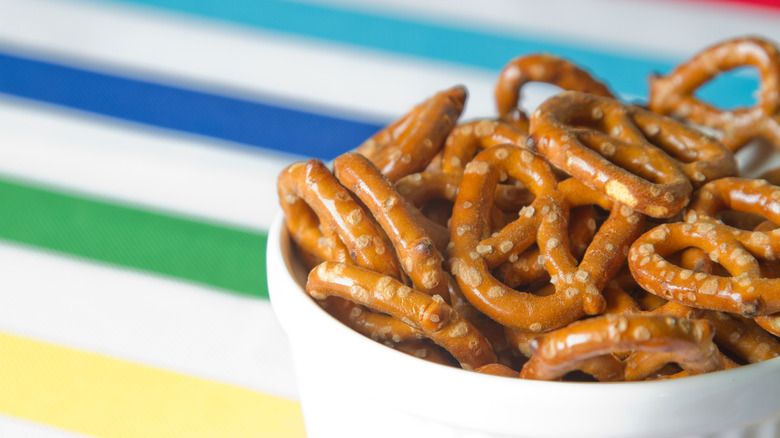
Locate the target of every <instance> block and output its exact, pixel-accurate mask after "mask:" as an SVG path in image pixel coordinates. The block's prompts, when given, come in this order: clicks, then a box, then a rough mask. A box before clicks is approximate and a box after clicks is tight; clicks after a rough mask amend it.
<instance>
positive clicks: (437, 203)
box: [421, 199, 454, 227]
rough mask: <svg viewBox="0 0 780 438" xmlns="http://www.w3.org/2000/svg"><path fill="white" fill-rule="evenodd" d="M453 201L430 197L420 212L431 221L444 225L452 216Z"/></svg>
mask: <svg viewBox="0 0 780 438" xmlns="http://www.w3.org/2000/svg"><path fill="white" fill-rule="evenodd" d="M453 205H454V203H453V202H452V201H449V200H447V199H432V200H430V201H428V202H426V203H425V205H423V206H422V209H421V211H422V214H423V215H424V216H425V217H427V218H428V219H430V220H431V221H433V222H435V223H437V224H439V225H441V226H444V227H446V226H447V221H449V219H450V218H451V217H452V207H453Z"/></svg>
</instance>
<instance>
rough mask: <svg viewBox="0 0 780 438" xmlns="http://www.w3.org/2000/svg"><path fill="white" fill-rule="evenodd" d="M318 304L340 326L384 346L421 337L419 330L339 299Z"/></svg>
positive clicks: (333, 298) (332, 298) (334, 298)
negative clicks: (339, 322) (342, 325)
mask: <svg viewBox="0 0 780 438" xmlns="http://www.w3.org/2000/svg"><path fill="white" fill-rule="evenodd" d="M319 304H320V307H322V308H323V309H324V310H325V311H326V312H328V313H329V314H330V315H331V316H333V317H334V318H336V319H337V320H339V321H341V323H342V324H344V325H346V326H348V327H350V328H351V329H353V330H355V331H356V332H358V333H360V334H362V335H365V336H367V337H369V338H371V339H373V340H375V341H377V342H382V343H384V344H385V345H390V346H392V345H394V344H397V343H400V342H408V341H414V340H419V339H420V338H422V336H423V333H422V332H421V331H420V330H418V329H415V328H413V327H411V326H409V325H408V324H404V323H403V322H401V321H399V320H397V319H395V318H391V317H388V316H387V315H383V314H379V313H376V312H372V311H370V310H368V309H365V308H364V307H363V306H361V305H359V304H357V303H354V302H352V301H349V300H345V299H342V298H340V297H328V298H327V299H325V300H321V301H319Z"/></svg>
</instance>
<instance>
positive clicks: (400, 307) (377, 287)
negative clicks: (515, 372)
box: [306, 262, 496, 370]
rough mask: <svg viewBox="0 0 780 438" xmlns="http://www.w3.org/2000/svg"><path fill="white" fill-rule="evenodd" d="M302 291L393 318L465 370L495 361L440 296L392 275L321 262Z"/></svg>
mask: <svg viewBox="0 0 780 438" xmlns="http://www.w3.org/2000/svg"><path fill="white" fill-rule="evenodd" d="M306 292H307V293H308V294H309V295H311V296H312V298H314V299H318V300H323V299H325V298H327V297H328V296H338V297H341V298H344V299H348V300H351V301H354V302H356V303H359V304H361V305H363V306H366V307H368V308H370V309H372V310H374V311H377V312H381V313H385V314H388V315H391V316H393V317H394V318H397V319H399V320H400V321H402V322H404V323H406V324H408V325H409V326H411V327H413V328H415V329H417V330H420V331H421V332H422V333H423V334H424V335H425V337H427V338H429V339H431V340H432V341H433V342H435V343H436V344H438V345H440V346H442V347H444V349H446V350H447V351H449V352H450V354H452V356H453V357H455V359H457V360H458V362H460V364H461V366H462V367H463V368H464V369H468V370H471V369H475V368H479V367H481V366H482V365H486V364H489V363H495V362H496V355H495V353H494V352H493V348H492V347H491V345H490V342H489V341H488V340H487V338H485V337H484V335H482V333H480V332H479V330H477V329H476V328H474V326H472V325H471V324H470V323H469V322H468V321H467V320H466V319H465V318H462V317H461V316H460V315H459V314H458V313H457V312H456V311H455V310H453V309H452V307H450V306H449V305H447V303H445V302H444V300H443V299H442V298H441V297H439V296H433V297H432V296H430V295H428V294H425V293H422V292H420V291H417V290H415V289H412V288H410V287H408V286H406V285H404V284H403V283H401V282H399V281H398V280H396V279H394V278H392V277H389V276H386V275H382V274H379V273H377V272H374V271H371V270H368V269H363V268H360V267H357V266H354V265H348V264H344V263H337V262H323V263H321V264H319V265H317V267H316V268H314V269H313V270H312V271H311V272H310V273H309V279H308V282H307V284H306Z"/></svg>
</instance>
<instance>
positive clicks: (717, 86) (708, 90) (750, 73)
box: [694, 66, 761, 110]
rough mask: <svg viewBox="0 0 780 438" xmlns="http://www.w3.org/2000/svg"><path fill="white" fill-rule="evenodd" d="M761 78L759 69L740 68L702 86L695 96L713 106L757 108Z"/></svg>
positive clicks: (730, 108)
mask: <svg viewBox="0 0 780 438" xmlns="http://www.w3.org/2000/svg"><path fill="white" fill-rule="evenodd" d="M760 87H761V78H760V75H759V71H758V69H757V68H755V67H753V66H740V67H737V68H735V69H732V70H730V71H724V72H723V73H720V74H718V75H717V76H715V77H714V78H712V79H711V80H710V81H708V82H706V83H704V84H702V86H700V87H699V88H698V89H696V91H695V92H694V96H695V97H697V98H698V99H701V100H702V101H706V102H711V103H712V104H713V105H715V106H717V107H719V108H722V109H726V110H734V109H738V108H743V107H744V108H747V107H752V106H755V105H756V104H757V103H758V100H759V94H760V91H761V88H760Z"/></svg>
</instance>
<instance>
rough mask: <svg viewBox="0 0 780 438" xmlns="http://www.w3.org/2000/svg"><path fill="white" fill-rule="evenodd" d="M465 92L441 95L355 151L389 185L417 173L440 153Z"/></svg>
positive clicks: (431, 99) (429, 100) (450, 91)
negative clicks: (383, 176) (371, 165)
mask: <svg viewBox="0 0 780 438" xmlns="http://www.w3.org/2000/svg"><path fill="white" fill-rule="evenodd" d="M466 94H467V93H466V89H465V88H464V87H460V86H459V87H454V88H450V89H449V90H444V91H441V92H439V93H437V94H435V95H434V96H432V97H431V98H429V99H428V100H426V101H425V102H423V103H421V104H419V105H417V106H416V107H414V108H413V109H412V110H411V111H410V112H409V113H408V114H406V115H405V116H403V117H402V118H400V119H399V120H397V121H395V122H393V123H392V124H390V125H388V126H386V127H384V128H382V129H381V130H380V131H379V132H377V133H376V134H374V136H372V137H371V138H369V139H368V140H366V141H365V142H363V143H362V144H361V145H360V146H358V147H357V149H356V152H358V153H359V154H361V155H364V156H366V157H367V158H368V159H369V160H371V161H372V162H373V163H374V164H375V165H376V166H377V167H378V168H379V169H380V170H381V171H382V173H384V174H385V175H386V176H387V177H388V178H390V180H391V181H397V180H398V179H399V178H401V177H403V176H405V175H409V174H412V173H415V172H420V171H422V170H423V169H425V167H426V166H427V165H428V163H430V161H431V160H432V159H433V157H434V155H436V153H437V152H438V151H439V149H440V148H441V146H442V143H443V142H444V139H445V138H446V137H447V134H449V132H450V130H452V128H453V127H454V126H455V123H456V121H457V120H458V118H459V117H460V114H461V112H462V111H463V106H464V105H465V102H466Z"/></svg>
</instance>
